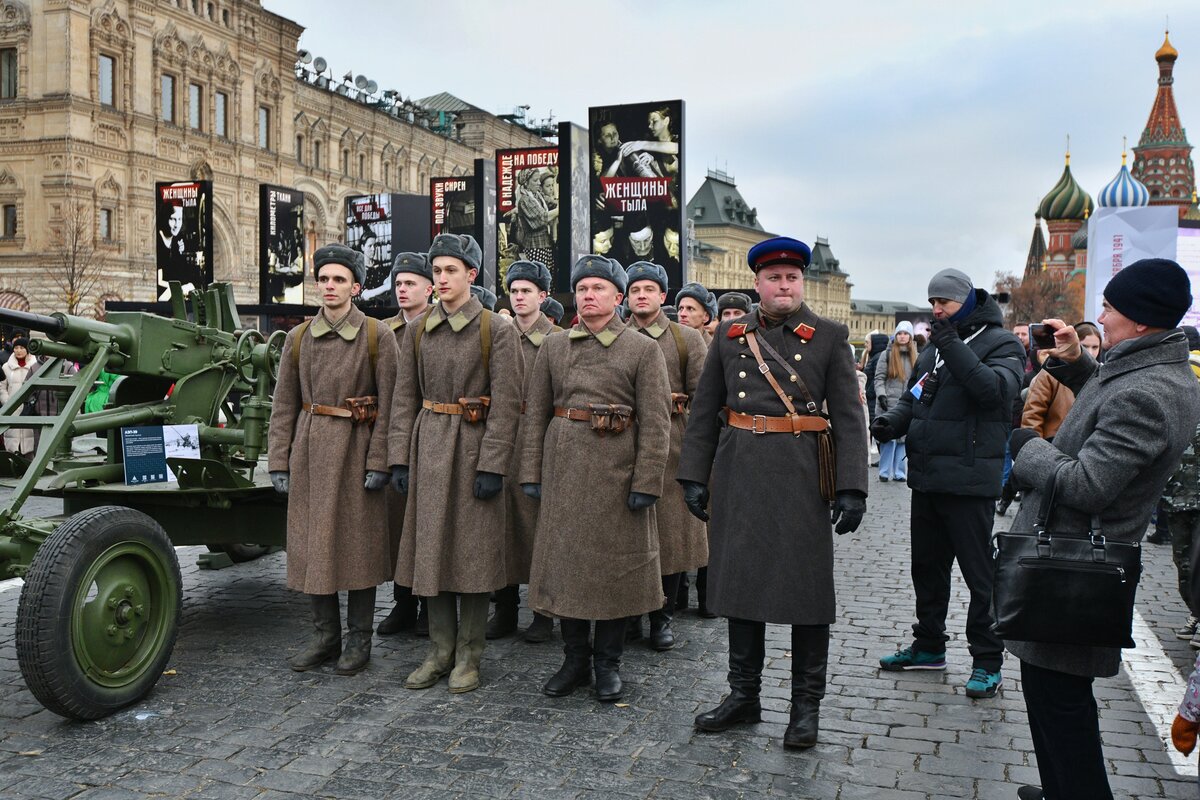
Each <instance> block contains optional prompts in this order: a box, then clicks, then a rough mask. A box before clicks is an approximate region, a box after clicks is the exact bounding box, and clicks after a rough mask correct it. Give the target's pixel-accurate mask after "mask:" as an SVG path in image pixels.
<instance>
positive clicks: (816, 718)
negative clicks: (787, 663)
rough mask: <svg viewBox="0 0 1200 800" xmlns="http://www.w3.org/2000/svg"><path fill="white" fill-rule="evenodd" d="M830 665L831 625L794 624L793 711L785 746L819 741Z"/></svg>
mask: <svg viewBox="0 0 1200 800" xmlns="http://www.w3.org/2000/svg"><path fill="white" fill-rule="evenodd" d="M828 666H829V626H828V625H793V626H792V713H791V716H790V717H789V718H788V726H787V730H786V731H785V732H784V734H783V746H784V747H791V748H796V749H800V750H803V749H806V748H809V747H812V746H813V745H815V744H816V743H817V730H818V728H819V727H820V725H819V723H820V719H821V698H823V697H824V696H825V673H826V670H827V669H828Z"/></svg>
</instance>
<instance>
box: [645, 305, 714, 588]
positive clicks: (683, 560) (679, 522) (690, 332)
mask: <svg viewBox="0 0 1200 800" xmlns="http://www.w3.org/2000/svg"><path fill="white" fill-rule="evenodd" d="M672 325H673V326H675V327H676V329H677V330H678V332H679V334H680V336H681V337H682V340H683V349H684V352H685V353H686V354H687V356H686V359H687V374H686V375H685V374H683V369H684V364H683V359H682V358H681V356H680V347H679V343H678V341H677V340H676V338H675V335H674V334H673V333H672V332H671V328H670V326H672ZM629 326H630V327H631V328H633V329H634V330H636V331H639V332H640V333H642V334H644V335H646V336H649V337H650V338H651V339H654V340H655V341H657V342H658V346H659V347H660V348H661V349H662V354H663V359H664V360H665V361H666V362H667V377H668V379H669V380H670V382H671V391H672V392H673V393H678V394H686V395H688V396H689V397H691V396H692V395H694V394H695V393H696V384H697V383H699V382H700V372H701V371H702V370H703V369H704V356H705V355H706V354H707V352H708V346H707V345H706V344H705V343H704V337H703V336H702V335H701V334H700V331H698V330H696V329H695V328H689V327H687V326H686V325H680V324H679V323H678V322H671V321H670V320H669V319H667V315H666V314H664V313H662V312H661V311H660V312H659V313H658V318H657V319H655V320H654V321H653V322H651V323H650V324H649V325H647V326H646V327H644V328H643V327H641V326H640V325H638V323H637V320H636V319H635V318H634V317H632V316H630V319H629ZM686 426H687V412H686V411H685V412H684V413H682V414H676V413H675V411H674V408H672V411H671V450H670V451H669V452H668V454H667V471H666V477H667V479H666V480H665V481H664V483H663V493H662V497H660V498H659V499H658V502H657V503H655V505H654V513H655V516H657V517H658V559H659V561H660V562H661V566H662V571H663V575H674V574H676V573H678V572H687V571H688V570H693V569H696V568H697V567H703V566H705V565H706V564H708V529H707V527H705V525H704V523H703V522H701V521H700V520H699V519H697V518H696V517H695V516H693V515H692V513H691V512H690V511H688V509H687V505H686V504H685V503H684V502H683V487H682V486H680V485H679V482H678V481H675V480H671V476H672V475H674V474H675V473H676V471H678V469H679V450H680V448H681V447H682V446H683V429H684V428H685V427H686Z"/></svg>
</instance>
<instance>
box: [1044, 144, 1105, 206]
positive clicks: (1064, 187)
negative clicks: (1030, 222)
mask: <svg viewBox="0 0 1200 800" xmlns="http://www.w3.org/2000/svg"><path fill="white" fill-rule="evenodd" d="M1095 208H1096V204H1095V203H1093V202H1092V198H1091V196H1090V195H1089V194H1088V193H1087V192H1085V191H1084V190H1083V188H1082V187H1081V186H1080V185H1079V184H1078V183H1076V182H1075V178H1073V177H1072V176H1071V154H1070V153H1067V164H1066V166H1065V167H1064V168H1063V174H1062V177H1061V178H1059V179H1058V183H1056V184H1054V188H1053V189H1051V190H1050V192H1049V194H1047V195H1046V196H1045V197H1043V198H1042V202H1041V203H1040V204H1038V209H1037V213H1039V214H1041V215H1042V218H1043V219H1044V220H1046V221H1047V222H1054V221H1055V220H1060V219H1085V218H1086V217H1087V215H1088V214H1090V213H1091V212H1092V211H1093V210H1095Z"/></svg>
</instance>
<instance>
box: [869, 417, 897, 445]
mask: <svg viewBox="0 0 1200 800" xmlns="http://www.w3.org/2000/svg"><path fill="white" fill-rule="evenodd" d="M871 435H872V436H874V437H875V441H877V442H890V441H891V440H892V439H895V438H896V430H895V428H893V427H892V424H891V423H890V422H888V420H887V417H876V418H875V421H874V422H872V423H871Z"/></svg>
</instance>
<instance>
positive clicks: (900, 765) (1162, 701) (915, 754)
mask: <svg viewBox="0 0 1200 800" xmlns="http://www.w3.org/2000/svg"><path fill="white" fill-rule="evenodd" d="M872 474H874V470H872ZM872 490H873V494H872V497H871V499H870V501H869V507H870V510H869V513H868V517H867V520H866V521H865V523H864V525H863V528H862V529H861V530H860V531H859V532H858V533H857V534H855V535H852V536H846V537H840V538H839V539H838V541H837V570H838V581H839V587H840V591H839V598H838V599H839V621H838V623H837V624H836V625H835V626H834V629H833V645H832V652H831V657H830V685H829V693H828V696H827V698H826V700H825V702H824V705H823V707H822V718H821V723H822V731H821V744H820V745H819V746H818V747H816V748H815V749H813V750H811V751H808V752H801V753H793V752H785V751H784V750H783V748H782V746H781V743H780V739H781V737H782V735H783V729H784V726H785V724H786V720H787V710H788V687H789V680H790V677H789V676H790V672H789V669H790V666H789V654H788V653H787V647H788V643H789V638H788V631H787V630H786V629H785V628H782V627H772V628H769V629H768V637H769V641H768V645H767V647H768V649H767V669H766V673H765V676H764V678H765V680H764V696H765V697H764V700H765V702H764V705H765V706H766V707H767V709H768V710H767V712H766V713H765V720H764V722H763V723H761V724H758V725H755V726H750V727H747V728H746V729H744V730H742V731H739V732H731V733H727V734H702V733H697V732H695V731H694V730H693V728H692V724H691V723H692V717H693V715H694V714H696V712H697V711H698V710H700V709H702V708H705V707H707V706H709V705H711V704H713V703H714V702H715V701H717V700H719V699H720V698H721V696H722V694H723V692H724V691H725V664H726V661H725V631H724V625H723V623H722V622H721V621H719V620H711V621H710V620H702V619H699V618H698V617H697V616H696V615H695V613H694V610H693V611H692V612H688V613H684V614H682V615H681V616H680V617H678V618H677V622H676V628H675V630H676V637H677V642H678V644H677V646H676V648H675V649H674V650H673V651H670V652H667V653H661V654H660V653H654V652H652V651H650V650H649V649H647V648H646V647H645V646H635V645H630V647H629V648H628V649H627V651H626V655H625V659H624V665H623V667H622V675H623V677H624V678H625V681H626V685H627V687H628V688H627V694H626V698H625V702H623V703H622V704H620V705H616V706H614V705H608V706H601V705H599V704H598V703H597V702H596V701H595V700H594V699H592V698H590V697H589V696H588V695H587V693H586V692H583V691H580V692H577V693H576V695H575V696H574V697H570V698H566V699H559V700H554V699H550V698H547V697H545V696H543V695H542V694H541V692H540V691H539V687H540V686H541V684H542V682H543V681H544V680H545V679H546V677H547V676H548V675H550V674H551V673H552V672H553V671H554V670H555V669H556V668H557V666H558V663H559V660H560V657H561V650H560V649H559V647H560V644H561V642H559V641H558V640H557V639H556V640H555V642H554V643H548V644H542V645H530V644H526V643H524V642H522V641H517V640H515V639H507V640H503V641H500V642H497V643H489V645H488V648H487V651H486V653H485V657H484V667H483V686H482V687H481V688H480V689H479V690H478V691H476V692H473V693H470V694H466V695H450V694H449V693H448V692H447V691H446V685H445V682H444V681H443V682H442V683H441V684H439V685H438V686H436V687H435V688H433V689H430V690H427V691H420V692H414V691H406V690H405V689H404V688H403V680H404V677H405V676H406V675H407V674H408V672H409V671H410V670H411V669H413V668H414V667H416V665H417V664H418V663H419V662H420V660H421V658H422V657H423V654H424V651H425V647H426V643H425V641H424V640H420V639H416V638H415V637H413V636H412V635H401V636H399V637H395V638H381V637H376V640H375V651H374V654H373V657H372V662H371V665H370V667H369V668H368V670H367V671H365V672H363V673H362V674H360V675H357V676H355V677H338V676H336V675H333V674H332V672H331V671H329V670H328V669H326V670H323V671H317V672H310V673H306V674H297V673H293V672H291V671H290V670H289V669H288V668H287V665H286V664H285V661H284V660H285V658H286V657H287V656H288V655H289V654H290V653H292V652H294V651H295V650H296V649H297V647H298V646H299V644H300V643H301V641H302V640H303V639H304V638H305V636H306V626H307V620H306V617H307V612H306V604H305V603H304V602H303V600H302V598H301V597H300V596H298V595H296V594H294V593H291V592H288V591H287V590H286V589H285V588H284V564H285V555H284V554H282V553H278V554H274V555H270V556H267V557H265V558H262V559H260V560H258V561H257V562H253V563H249V564H244V565H240V566H237V567H233V568H230V569H224V570H219V571H206V570H205V571H202V570H199V569H197V568H196V566H195V564H196V558H197V555H198V553H199V551H200V549H199V548H180V550H179V557H180V561H181V564H182V567H183V571H184V590H183V591H184V614H183V624H182V628H181V630H180V633H179V639H178V643H177V644H176V647H175V652H174V656H173V658H172V660H171V663H170V665H169V670H168V672H169V674H168V675H165V676H164V677H163V678H162V679H161V680H160V681H159V683H158V686H157V688H156V689H155V690H154V691H153V692H152V693H151V695H150V696H149V697H147V698H146V699H145V700H144V701H143V702H141V703H139V704H137V705H136V706H134V707H132V708H130V709H128V710H125V711H123V712H121V713H118V714H116V715H114V716H112V717H110V718H108V719H105V720H102V721H99V722H93V723H72V722H68V721H65V720H62V719H60V718H58V717H56V716H55V715H53V714H51V713H50V712H48V711H45V710H43V709H42V708H41V707H40V706H39V705H38V704H37V703H36V701H35V700H34V699H33V697H32V696H31V695H30V694H29V692H28V690H27V689H26V688H25V685H24V683H23V682H22V679H21V675H20V672H19V670H18V667H17V661H16V654H15V650H14V644H13V630H14V618H15V614H16V607H17V599H18V596H19V594H20V585H19V582H15V581H13V582H7V583H0V697H2V699H0V797H5V798H67V797H73V798H80V800H83V799H84V798H87V800H124V799H125V798H143V797H150V796H154V797H164V796H165V797H187V798H258V800H270V799H272V798H301V797H333V798H385V797H386V798H418V797H419V798H449V797H536V798H538V800H555V798H563V797H579V796H584V795H593V796H603V797H651V798H689V799H691V798H720V799H721V800H723V799H724V798H737V797H771V796H787V797H798V798H830V799H832V798H839V799H840V800H853V798H877V799H878V800H920V799H921V798H936V799H938V800H940V799H941V798H1014V797H1015V796H1016V787H1017V786H1018V785H1020V784H1022V783H1037V771H1036V767H1035V762H1034V756H1033V753H1032V744H1031V742H1030V738H1029V731H1028V727H1027V725H1026V715H1025V710H1024V703H1023V700H1022V697H1021V692H1020V683H1019V680H1018V676H1017V664H1016V662H1015V660H1013V659H1011V658H1010V659H1009V661H1008V662H1007V664H1006V667H1007V672H1006V675H1005V683H1004V688H1003V690H1002V692H1001V695H1000V696H999V697H998V698H996V699H994V700H990V701H972V700H970V699H968V698H967V697H966V695H965V694H964V690H963V683H964V682H965V681H966V679H967V677H968V673H969V667H970V661H969V657H968V655H967V652H966V645H965V641H964V639H963V637H962V631H963V624H964V620H965V616H966V598H967V595H966V591H965V587H964V586H963V585H962V583H961V580H960V579H959V578H958V576H957V575H956V576H955V587H954V596H953V601H952V607H953V610H952V613H951V620H950V630H951V632H952V633H953V634H954V639H953V640H952V641H951V643H950V650H949V654H948V660H949V668H948V669H947V671H946V672H945V673H922V674H917V675H908V674H899V675H897V674H892V673H881V672H879V671H878V669H877V668H876V661H877V659H878V657H879V656H880V655H882V654H884V653H887V652H890V651H891V650H893V649H895V647H896V646H902V645H904V644H906V643H907V641H908V633H909V625H910V624H911V614H912V600H911V590H910V585H909V579H908V544H907V542H908V534H907V528H908V522H907V515H908V490H907V489H906V488H905V487H904V486H902V485H897V484H895V483H890V484H878V483H876V484H874V485H873V487H872ZM42 502H44V501H42ZM1011 518H1012V512H1010V513H1009V516H1008V517H1007V518H1000V521H1001V524H1002V525H1003V524H1006V519H1007V520H1011ZM1146 563H1147V570H1146V575H1145V577H1144V578H1143V581H1142V585H1141V589H1140V594H1139V602H1138V609H1139V613H1140V615H1141V618H1142V619H1143V620H1144V624H1143V625H1142V626H1141V627H1140V628H1139V636H1138V638H1139V643H1141V644H1142V645H1143V646H1144V649H1139V650H1138V651H1134V652H1132V653H1129V658H1128V661H1127V666H1126V669H1125V670H1124V671H1123V672H1122V674H1121V675H1120V676H1119V677H1117V678H1115V679H1112V680H1102V681H1097V684H1096V695H1097V699H1098V701H1099V703H1100V706H1101V727H1102V729H1103V731H1104V742H1105V752H1106V757H1107V759H1108V765H1109V770H1110V772H1111V773H1112V784H1113V788H1114V790H1115V791H1116V793H1117V795H1118V796H1119V797H1136V798H1151V797H1153V798H1159V797H1171V798H1184V797H1187V798H1192V797H1195V796H1196V777H1195V775H1196V761H1195V756H1193V757H1192V759H1191V760H1190V761H1183V760H1179V761H1178V762H1176V761H1173V760H1172V757H1171V755H1170V754H1169V752H1168V748H1167V745H1166V744H1165V743H1164V739H1163V738H1162V737H1163V736H1164V735H1165V731H1166V730H1167V728H1166V727H1164V723H1166V725H1168V726H1169V722H1170V719H1171V718H1172V716H1173V714H1174V711H1173V707H1174V704H1175V703H1177V702H1178V698H1179V691H1180V687H1181V684H1182V680H1183V678H1184V677H1185V676H1186V675H1187V673H1188V671H1189V670H1190V663H1191V658H1192V651H1191V650H1190V649H1189V648H1188V647H1187V645H1186V643H1185V642H1181V641H1178V640H1176V639H1175V638H1174V637H1173V635H1172V628H1173V627H1175V626H1177V625H1178V624H1179V622H1180V621H1181V620H1182V618H1183V616H1184V607H1183V605H1182V604H1181V603H1180V601H1179V599H1178V597H1177V595H1176V592H1175V589H1174V581H1173V570H1172V568H1171V565H1170V555H1169V553H1168V548H1165V547H1155V546H1153V545H1148V546H1147V553H1146ZM385 599H386V600H387V601H388V602H384V601H385ZM380 600H381V608H380V610H379V613H380V615H381V616H382V614H384V613H385V612H386V610H387V607H389V606H390V591H389V592H387V597H386V598H385V592H384V591H383V590H381V591H380ZM528 621H529V620H528V612H527V611H526V610H524V609H523V610H522V624H523V625H524V624H527V623H528ZM1164 652H1165V656H1164V655H1163V653H1164ZM1135 658H1136V659H1138V660H1136V661H1135V660H1134V659H1135ZM1177 764H1178V766H1177ZM1189 776H1190V777H1189Z"/></svg>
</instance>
